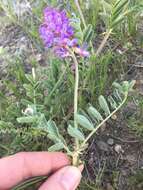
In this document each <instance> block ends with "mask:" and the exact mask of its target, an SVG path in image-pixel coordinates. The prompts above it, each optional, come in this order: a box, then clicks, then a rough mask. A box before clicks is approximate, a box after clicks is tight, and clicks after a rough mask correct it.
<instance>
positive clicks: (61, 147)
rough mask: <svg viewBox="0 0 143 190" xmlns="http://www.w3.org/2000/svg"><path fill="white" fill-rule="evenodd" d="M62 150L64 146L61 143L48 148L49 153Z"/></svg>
mask: <svg viewBox="0 0 143 190" xmlns="http://www.w3.org/2000/svg"><path fill="white" fill-rule="evenodd" d="M63 148H64V145H63V143H62V142H59V143H56V144H54V145H53V146H51V147H50V148H48V151H49V152H55V151H59V150H62V149H63Z"/></svg>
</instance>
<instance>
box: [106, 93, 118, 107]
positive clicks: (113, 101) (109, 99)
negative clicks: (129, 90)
mask: <svg viewBox="0 0 143 190" xmlns="http://www.w3.org/2000/svg"><path fill="white" fill-rule="evenodd" d="M108 101H109V102H110V105H111V107H112V108H113V109H116V108H117V106H118V105H117V103H116V101H115V100H114V98H113V97H112V96H109V97H108Z"/></svg>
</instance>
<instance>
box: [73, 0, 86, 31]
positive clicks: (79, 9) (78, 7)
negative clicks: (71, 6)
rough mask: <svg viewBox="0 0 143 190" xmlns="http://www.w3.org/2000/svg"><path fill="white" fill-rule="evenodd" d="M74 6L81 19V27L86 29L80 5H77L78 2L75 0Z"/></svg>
mask: <svg viewBox="0 0 143 190" xmlns="http://www.w3.org/2000/svg"><path fill="white" fill-rule="evenodd" d="M75 5H76V7H77V9H78V12H79V15H80V17H81V20H82V23H83V26H84V28H86V22H85V19H84V16H83V13H82V10H81V8H80V4H79V1H78V0H75Z"/></svg>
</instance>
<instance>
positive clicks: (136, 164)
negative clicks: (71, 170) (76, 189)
mask: <svg viewBox="0 0 143 190" xmlns="http://www.w3.org/2000/svg"><path fill="white" fill-rule="evenodd" d="M0 46H2V47H4V48H8V52H9V53H12V54H15V53H17V52H20V53H21V52H22V54H23V53H24V54H23V55H25V58H26V60H25V64H27V63H28V59H27V58H29V55H30V54H31V52H32V53H34V56H35V53H36V52H35V51H33V49H32V46H30V44H29V38H28V37H27V36H26V34H24V33H23V32H22V30H21V29H20V28H19V27H17V26H13V25H10V26H7V27H6V28H5V29H4V30H3V31H2V32H1V35H0ZM138 55H139V56H138ZM141 55H142V52H138V51H135V54H134V55H133V56H132V55H129V56H131V57H130V62H129V64H128V71H127V73H126V74H125V76H124V78H125V79H136V80H137V84H136V90H137V92H138V93H139V94H141V95H143V63H142V59H141V58H142V56H141ZM36 56H37V57H38V56H39V54H36ZM138 57H139V58H138ZM27 65H28V64H27ZM3 66H4V65H3V61H2V60H1V61H0V68H2V67H3ZM0 72H1V73H0V76H2V72H3V70H1V69H0ZM137 111H138V108H137V106H136V105H135V104H134V103H133V102H131V103H129V104H128V105H127V106H126V107H125V108H124V109H123V110H122V112H120V113H118V115H117V118H115V120H110V121H109V122H108V123H106V125H105V126H103V128H102V130H100V131H98V134H97V135H96V136H95V137H94V138H93V139H92V140H91V142H90V146H89V148H88V150H87V152H86V154H85V162H86V165H85V171H84V176H85V177H86V178H87V179H89V180H93V181H96V182H97V183H99V186H101V187H102V188H103V189H105V190H112V189H114V190H141V189H143V184H141V186H136V187H133V186H132V185H130V177H131V176H134V175H135V174H137V172H138V171H142V172H143V148H142V147H143V140H142V138H139V137H137V136H136V134H135V133H134V132H133V131H131V130H130V128H129V127H128V123H127V119H128V118H129V117H130V116H133V117H134V114H135V113H136V112H137ZM138 185H139V184H138ZM133 188H134V189H133Z"/></svg>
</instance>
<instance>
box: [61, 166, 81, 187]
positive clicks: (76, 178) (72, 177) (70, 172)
mask: <svg viewBox="0 0 143 190" xmlns="http://www.w3.org/2000/svg"><path fill="white" fill-rule="evenodd" d="M80 179H81V172H80V170H79V169H78V168H76V167H73V166H69V167H67V169H66V170H65V172H64V173H63V175H62V177H61V181H60V182H61V185H62V186H63V188H64V189H65V190H74V189H75V188H76V187H77V186H78V184H79V182H80Z"/></svg>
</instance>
